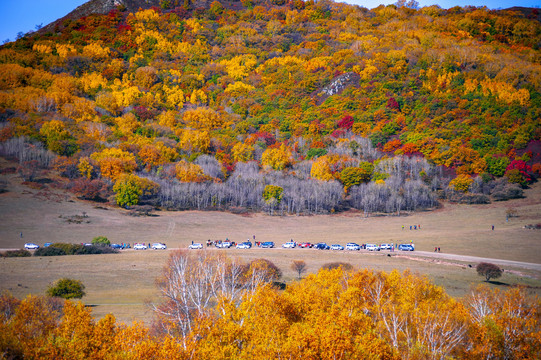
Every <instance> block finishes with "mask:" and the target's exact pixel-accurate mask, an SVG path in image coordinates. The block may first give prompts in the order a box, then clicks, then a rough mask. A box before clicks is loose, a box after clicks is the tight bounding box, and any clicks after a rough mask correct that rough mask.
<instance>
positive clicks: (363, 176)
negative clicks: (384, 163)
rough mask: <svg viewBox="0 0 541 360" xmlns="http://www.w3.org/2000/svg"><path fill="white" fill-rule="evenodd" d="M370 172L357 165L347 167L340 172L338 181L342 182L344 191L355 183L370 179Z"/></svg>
mask: <svg viewBox="0 0 541 360" xmlns="http://www.w3.org/2000/svg"><path fill="white" fill-rule="evenodd" d="M370 174H371V173H368V172H367V171H366V170H365V169H361V168H358V167H347V168H345V169H344V170H342V172H340V181H342V184H344V188H345V189H346V191H347V190H348V189H349V188H350V187H352V186H355V185H359V184H362V183H363V182H367V181H370Z"/></svg>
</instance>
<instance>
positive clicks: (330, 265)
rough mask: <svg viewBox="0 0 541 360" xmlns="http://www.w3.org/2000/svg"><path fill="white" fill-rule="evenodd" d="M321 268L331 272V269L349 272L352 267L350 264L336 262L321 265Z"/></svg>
mask: <svg viewBox="0 0 541 360" xmlns="http://www.w3.org/2000/svg"><path fill="white" fill-rule="evenodd" d="M321 268H322V269H325V270H333V269H338V268H342V270H344V271H350V270H353V265H351V264H350V263H345V262H339V261H337V262H332V263H327V264H323V266H322V267H321Z"/></svg>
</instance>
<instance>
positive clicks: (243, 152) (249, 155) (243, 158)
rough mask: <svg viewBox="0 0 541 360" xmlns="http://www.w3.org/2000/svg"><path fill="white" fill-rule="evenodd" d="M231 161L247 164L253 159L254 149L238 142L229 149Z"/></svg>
mask: <svg viewBox="0 0 541 360" xmlns="http://www.w3.org/2000/svg"><path fill="white" fill-rule="evenodd" d="M231 154H232V155H233V160H235V161H240V162H247V161H251V160H253V159H254V147H253V146H252V145H248V144H245V143H243V142H238V143H236V144H235V146H233V148H232V149H231Z"/></svg>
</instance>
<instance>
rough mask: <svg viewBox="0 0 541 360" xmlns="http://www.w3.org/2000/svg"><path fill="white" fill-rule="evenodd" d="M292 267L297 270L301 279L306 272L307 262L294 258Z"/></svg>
mask: <svg viewBox="0 0 541 360" xmlns="http://www.w3.org/2000/svg"><path fill="white" fill-rule="evenodd" d="M291 269H292V270H293V271H295V272H296V273H297V275H298V278H299V279H301V277H302V274H303V273H305V272H306V262H305V261H304V260H293V262H292V263H291Z"/></svg>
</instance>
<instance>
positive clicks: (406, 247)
mask: <svg viewBox="0 0 541 360" xmlns="http://www.w3.org/2000/svg"><path fill="white" fill-rule="evenodd" d="M398 250H402V251H414V250H415V248H414V247H413V245H410V244H400V245H398Z"/></svg>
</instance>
